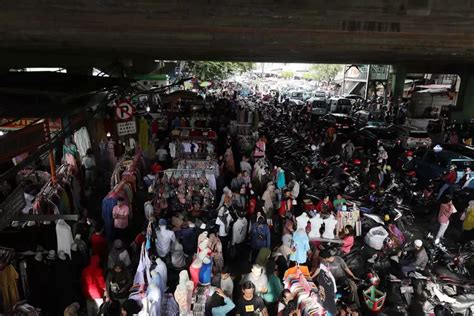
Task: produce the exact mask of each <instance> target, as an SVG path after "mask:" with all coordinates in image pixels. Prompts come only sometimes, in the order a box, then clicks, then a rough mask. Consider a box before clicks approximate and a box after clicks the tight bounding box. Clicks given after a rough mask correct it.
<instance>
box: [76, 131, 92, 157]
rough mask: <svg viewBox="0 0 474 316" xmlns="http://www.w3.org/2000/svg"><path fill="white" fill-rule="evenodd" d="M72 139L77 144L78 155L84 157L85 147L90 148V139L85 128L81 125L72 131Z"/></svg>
mask: <svg viewBox="0 0 474 316" xmlns="http://www.w3.org/2000/svg"><path fill="white" fill-rule="evenodd" d="M73 139H74V143H75V144H76V145H77V151H78V152H79V154H80V157H84V156H85V155H86V152H87V149H89V148H91V140H90V137H89V132H88V131H87V128H86V127H84V126H83V127H81V128H80V129H79V130H77V131H76V132H75V133H74V136H73Z"/></svg>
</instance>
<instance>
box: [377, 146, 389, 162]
mask: <svg viewBox="0 0 474 316" xmlns="http://www.w3.org/2000/svg"><path fill="white" fill-rule="evenodd" d="M387 160H388V153H387V151H386V150H385V148H383V146H379V153H378V154H377V161H378V163H379V164H386V163H387Z"/></svg>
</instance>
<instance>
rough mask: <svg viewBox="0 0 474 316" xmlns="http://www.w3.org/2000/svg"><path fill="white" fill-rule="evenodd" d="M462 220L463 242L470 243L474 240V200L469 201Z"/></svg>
mask: <svg viewBox="0 0 474 316" xmlns="http://www.w3.org/2000/svg"><path fill="white" fill-rule="evenodd" d="M461 220H462V221H463V223H462V229H463V232H462V235H461V242H469V241H471V240H473V239H474V200H471V201H469V205H468V206H467V208H466V211H465V212H464V214H462V216H461Z"/></svg>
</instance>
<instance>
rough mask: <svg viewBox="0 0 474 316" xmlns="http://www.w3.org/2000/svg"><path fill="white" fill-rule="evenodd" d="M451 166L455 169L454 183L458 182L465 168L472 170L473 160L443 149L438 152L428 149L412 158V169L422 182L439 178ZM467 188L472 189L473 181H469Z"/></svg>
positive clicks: (473, 187) (473, 186)
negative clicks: (454, 166)
mask: <svg viewBox="0 0 474 316" xmlns="http://www.w3.org/2000/svg"><path fill="white" fill-rule="evenodd" d="M441 148H442V146H441ZM453 164H454V165H456V167H457V169H456V171H457V179H456V182H458V181H459V180H460V179H461V178H462V176H463V175H464V170H465V169H466V168H467V167H469V168H471V170H472V168H474V159H471V158H469V157H467V156H464V155H461V154H459V153H457V152H454V151H451V150H447V149H444V148H443V149H442V150H440V151H434V150H433V149H428V150H426V152H425V153H424V154H422V155H420V154H418V155H417V156H416V157H415V158H414V168H415V170H416V174H417V177H418V179H420V180H421V181H423V182H427V181H429V180H433V179H438V178H440V177H441V176H442V175H443V174H444V173H446V172H448V171H449V167H450V166H451V165H453ZM473 175H474V173H473V172H472V171H471V176H473ZM468 188H469V189H474V181H471V183H470V184H469V186H468Z"/></svg>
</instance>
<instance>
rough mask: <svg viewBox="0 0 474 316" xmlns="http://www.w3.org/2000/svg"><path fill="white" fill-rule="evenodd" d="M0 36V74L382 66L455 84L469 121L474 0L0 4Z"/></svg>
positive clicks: (473, 97) (50, 0)
mask: <svg viewBox="0 0 474 316" xmlns="http://www.w3.org/2000/svg"><path fill="white" fill-rule="evenodd" d="M0 30H1V32H0V72H1V71H3V72H5V71H8V70H9V69H11V68H25V67H64V68H67V69H68V73H74V74H81V75H90V74H91V70H92V67H96V68H99V69H100V70H102V71H105V72H109V73H112V72H114V71H115V74H117V73H118V74H122V73H124V71H122V70H124V69H125V70H126V71H127V72H133V73H148V72H151V71H153V70H155V68H156V63H155V60H157V59H158V60H228V61H279V62H315V63H379V64H392V65H396V67H395V69H398V71H397V72H398V74H403V76H404V75H405V74H406V73H407V72H417V73H456V74H459V75H460V76H461V78H462V85H463V87H462V88H461V96H460V102H458V109H463V115H464V114H466V113H467V112H466V109H468V108H469V110H470V111H472V112H473V113H468V114H469V115H470V114H473V115H471V116H474V106H471V103H474V68H473V67H472V63H473V61H474V0H450V1H442V0H358V1H347V0H332V1H327V0H312V1H309V0H306V1H289V0H252V1H249V0H235V1H222V0H193V1H182V0H181V1H179V0H167V1H163V0H136V1H132V0H95V1H92V0H73V1H59V0H42V1H33V0H29V1H4V2H3V3H2V4H1V5H0ZM117 69H119V71H118V72H117ZM398 81H399V82H400V83H401V84H403V82H404V81H403V78H399V80H398ZM471 88H472V89H471ZM471 91H472V92H471Z"/></svg>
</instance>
